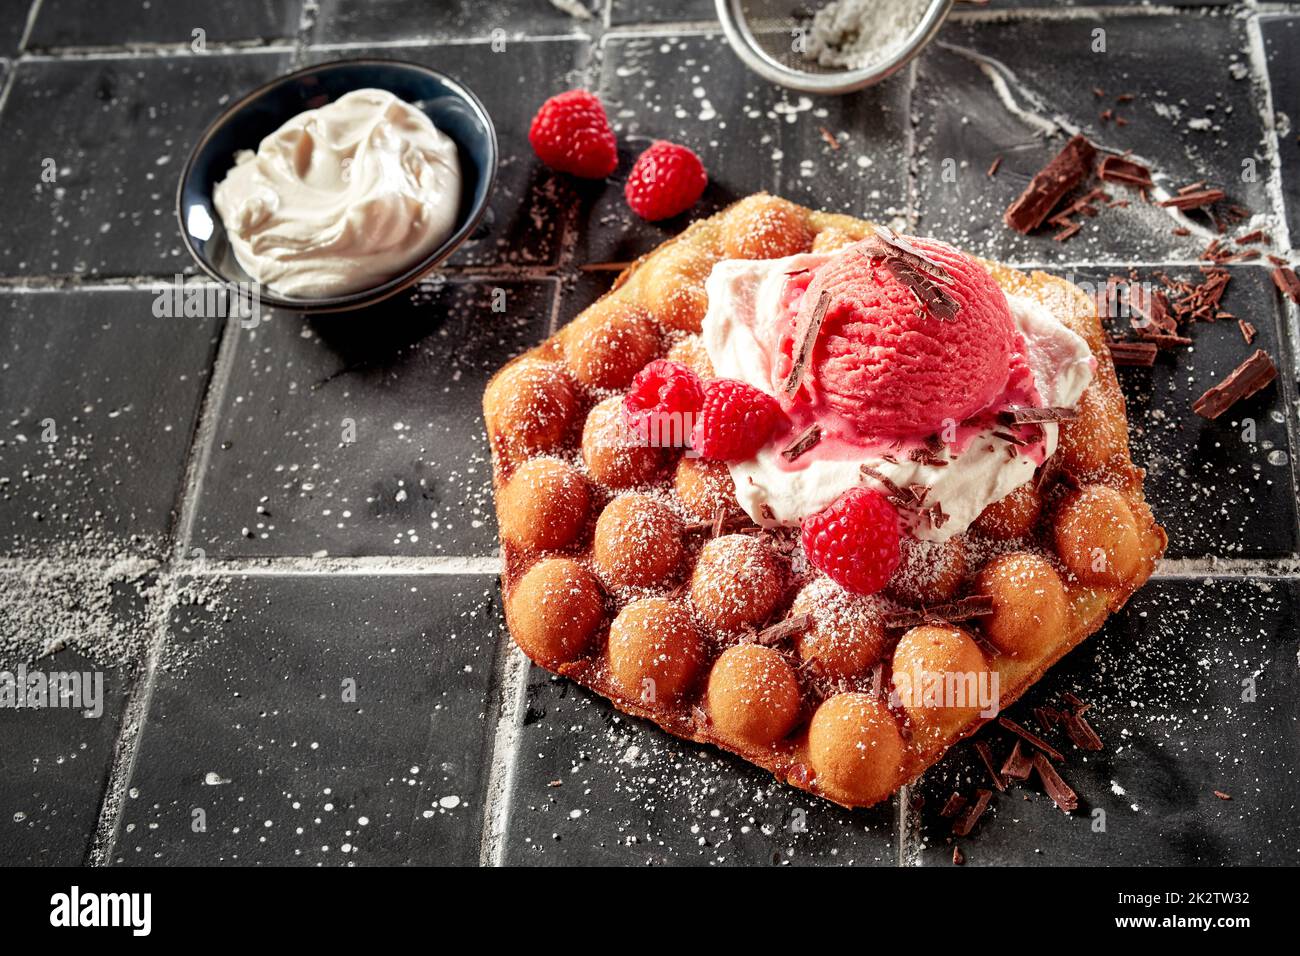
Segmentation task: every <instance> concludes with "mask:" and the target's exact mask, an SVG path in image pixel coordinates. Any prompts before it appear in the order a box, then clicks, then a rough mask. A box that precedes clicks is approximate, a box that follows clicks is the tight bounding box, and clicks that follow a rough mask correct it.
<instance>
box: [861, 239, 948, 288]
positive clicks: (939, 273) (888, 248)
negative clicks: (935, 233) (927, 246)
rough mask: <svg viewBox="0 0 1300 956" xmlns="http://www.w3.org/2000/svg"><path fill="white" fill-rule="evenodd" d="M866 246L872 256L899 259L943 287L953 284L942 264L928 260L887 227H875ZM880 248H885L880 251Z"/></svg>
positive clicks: (922, 253) (923, 254)
mask: <svg viewBox="0 0 1300 956" xmlns="http://www.w3.org/2000/svg"><path fill="white" fill-rule="evenodd" d="M866 245H867V248H868V249H869V250H870V251H871V253H872V254H873V255H879V256H883V257H884V258H886V259H901V260H903V261H904V262H906V263H907V264H908V265H909V266H911V267H912V268H913V269H917V270H919V271H921V272H924V273H925V274H926V275H928V276H930V277H931V278H933V279H937V280H939V281H940V282H942V283H943V284H944V285H952V284H953V277H952V273H950V272H949V271H948V270H947V269H945V268H944V266H943V264H942V263H940V262H938V261H936V260H934V259H932V258H930V257H929V256H928V255H926V254H925V253H924V252H922V251H921V250H920V249H918V248H916V246H914V245H912V244H911V243H910V242H908V241H907V240H906V239H904V238H903V237H902V236H900V235H899V234H898V233H896V232H894V231H893V230H892V229H890V228H889V227H888V226H876V228H875V231H874V232H873V233H872V234H871V235H870V236H868V237H867V239H866ZM881 246H884V247H885V248H883V249H882V248H881Z"/></svg>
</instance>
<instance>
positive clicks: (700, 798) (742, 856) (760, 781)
mask: <svg viewBox="0 0 1300 956" xmlns="http://www.w3.org/2000/svg"><path fill="white" fill-rule="evenodd" d="M527 693H528V703H527V712H526V714H525V716H524V718H523V727H522V728H520V732H519V740H518V745H517V746H518V763H517V765H516V767H515V768H514V773H513V776H512V780H513V789H512V790H511V792H510V794H509V821H508V824H507V827H506V833H505V837H504V846H503V849H504V862H505V863H507V864H523V865H533V866H542V865H574V864H584V865H587V864H594V865H638V866H640V865H700V864H725V865H745V864H748V865H813V864H822V865H830V864H843V865H858V866H866V865H876V866H879V865H885V866H890V865H893V864H894V863H895V862H896V860H897V853H898V851H897V843H896V840H895V835H896V832H897V824H896V810H895V807H894V805H893V803H892V802H891V803H889V804H884V805H881V806H878V807H874V808H872V809H870V810H857V811H849V810H844V809H842V808H840V807H836V806H834V805H833V804H830V803H827V802H826V801H824V800H821V799H820V798H818V797H814V796H811V795H809V794H806V793H804V792H802V791H800V790H796V789H794V788H792V787H787V786H785V785H783V784H779V783H777V782H776V781H775V780H774V779H773V778H772V776H771V775H770V774H768V773H767V772H766V771H764V770H760V769H759V768H757V767H755V766H753V765H751V764H748V763H746V762H744V761H743V760H740V759H739V758H736V757H732V756H731V755H729V754H726V753H723V752H722V751H720V750H716V749H713V748H711V747H704V746H701V745H699V744H694V743H690V742H687V741H682V740H679V739H677V738H676V737H673V736H671V735H669V734H667V733H664V732H663V731H661V730H659V729H658V728H657V727H655V726H654V725H652V724H650V723H648V722H646V721H643V720H637V719H634V718H630V717H626V716H624V715H622V714H619V713H618V712H617V711H616V710H614V708H613V707H612V706H611V705H610V704H609V703H608V702H607V701H605V700H602V699H600V698H597V697H595V696H593V695H592V694H590V693H588V692H587V691H585V690H582V689H581V688H579V687H577V686H576V685H574V684H571V683H569V682H567V681H564V680H562V679H560V678H556V677H552V676H551V675H549V674H547V673H546V672H545V671H542V670H540V669H539V668H532V669H531V672H530V675H529V682H528V688H527Z"/></svg>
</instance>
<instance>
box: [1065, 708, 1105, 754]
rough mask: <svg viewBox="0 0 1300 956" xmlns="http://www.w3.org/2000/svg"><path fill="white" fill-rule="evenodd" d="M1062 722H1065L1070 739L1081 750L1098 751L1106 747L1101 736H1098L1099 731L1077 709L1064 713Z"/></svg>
mask: <svg viewBox="0 0 1300 956" xmlns="http://www.w3.org/2000/svg"><path fill="white" fill-rule="evenodd" d="M1062 722H1063V723H1064V724H1065V732H1066V734H1068V735H1069V737H1070V741H1071V742H1072V743H1073V744H1074V745H1075V746H1076V747H1078V748H1079V749H1080V750H1092V751H1097V750H1104V749H1105V748H1106V745H1105V744H1104V743H1102V742H1101V738H1100V737H1099V736H1097V731H1095V730H1093V729H1092V725H1091V724H1089V723H1088V722H1087V721H1086V720H1084V719H1083V715H1082V714H1080V713H1078V712H1077V711H1076V712H1074V713H1067V714H1064V715H1063V717H1062Z"/></svg>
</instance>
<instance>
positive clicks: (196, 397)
mask: <svg viewBox="0 0 1300 956" xmlns="http://www.w3.org/2000/svg"><path fill="white" fill-rule="evenodd" d="M153 301H154V293H153V292H150V291H147V290H133V289H124V288H112V289H104V288H100V289H93V288H83V289H78V290H77V291H75V292H63V291H52V290H43V291H34V292H0V376H2V377H3V379H4V390H3V395H4V402H3V418H4V423H3V431H2V432H0V554H33V553H41V552H47V551H50V550H66V549H74V548H75V549H76V550H78V551H80V552H81V553H83V554H86V553H92V554H93V553H105V552H107V553H113V552H115V551H117V550H119V549H120V548H121V546H122V544H123V542H126V543H128V545H129V549H130V550H131V551H134V552H137V553H145V554H160V553H162V552H163V551H165V550H166V548H167V540H168V536H169V534H170V532H171V530H172V524H173V521H174V518H175V508H176V502H177V500H178V499H179V497H180V491H181V481H182V478H183V476H184V471H185V461H186V457H187V455H188V454H189V450H190V445H191V443H192V442H193V438H194V426H195V423H196V421H197V418H198V412H199V403H200V401H201V399H202V397H203V394H204V392H205V391H206V389H207V387H208V381H209V377H210V373H211V369H212V361H213V357H214V356H215V354H216V350H217V340H218V339H219V338H220V335H221V321H220V320H219V319H215V318H211V319H199V318H194V319H156V318H154V316H153V311H152V308H153ZM38 330H39V334H36V333H37V331H38Z"/></svg>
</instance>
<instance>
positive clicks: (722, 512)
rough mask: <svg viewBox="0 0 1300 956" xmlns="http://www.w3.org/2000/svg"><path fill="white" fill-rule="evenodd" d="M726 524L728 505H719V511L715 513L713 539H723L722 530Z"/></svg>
mask: <svg viewBox="0 0 1300 956" xmlns="http://www.w3.org/2000/svg"><path fill="white" fill-rule="evenodd" d="M726 523H727V508H726V505H718V508H717V510H716V511H714V512H713V528H712V531H713V537H715V538H721V537H722V529H723V527H724V526H725V525H726Z"/></svg>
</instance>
